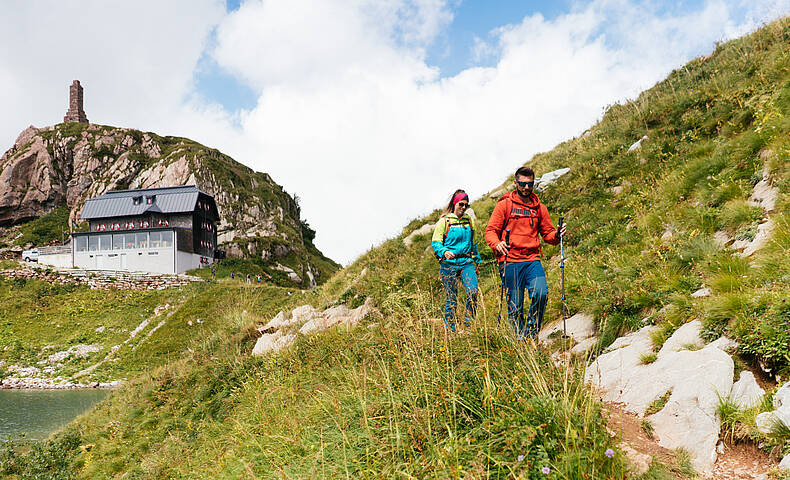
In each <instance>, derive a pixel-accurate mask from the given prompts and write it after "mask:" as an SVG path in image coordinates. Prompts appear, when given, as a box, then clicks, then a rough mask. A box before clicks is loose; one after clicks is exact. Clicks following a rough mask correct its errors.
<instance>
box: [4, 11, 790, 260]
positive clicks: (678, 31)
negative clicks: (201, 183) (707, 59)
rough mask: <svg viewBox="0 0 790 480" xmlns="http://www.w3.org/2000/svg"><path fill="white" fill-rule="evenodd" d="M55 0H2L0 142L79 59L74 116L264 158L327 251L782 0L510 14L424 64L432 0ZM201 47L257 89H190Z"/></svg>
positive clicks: (352, 253) (660, 72) (579, 118)
mask: <svg viewBox="0 0 790 480" xmlns="http://www.w3.org/2000/svg"><path fill="white" fill-rule="evenodd" d="M64 3H65V2H55V3H52V4H47V6H46V8H44V7H43V6H42V5H43V4H41V3H32V5H34V7H30V6H29V5H30V4H28V3H26V2H25V3H22V2H18V3H16V4H13V5H14V8H13V9H12V10H13V12H11V13H12V14H13V15H11V16H10V17H9V18H10V20H9V21H7V24H9V25H11V28H10V29H6V30H4V31H0V41H2V42H3V43H4V44H5V45H18V48H16V49H13V50H7V51H3V52H0V89H3V91H10V92H12V93H13V98H12V99H8V100H6V99H4V100H3V102H4V103H3V108H4V112H6V115H4V117H3V119H2V120H0V138H2V139H4V140H5V143H6V144H10V141H11V140H12V139H13V137H14V135H16V133H18V132H19V131H20V130H21V129H22V128H23V127H24V126H26V125H27V124H28V123H37V124H39V125H44V124H52V123H56V122H58V121H59V120H60V118H61V117H62V115H63V113H64V112H65V109H66V101H65V100H66V88H67V85H68V83H70V81H71V80H72V79H73V78H79V79H80V80H82V81H83V84H84V85H85V86H86V100H85V103H86V110H87V113H88V116H89V118H90V119H91V120H92V121H95V122H98V123H107V124H115V125H124V126H133V127H137V128H143V129H147V130H154V131H159V132H161V133H165V134H177V135H182V136H189V137H192V138H194V139H195V140H198V141H200V142H202V143H205V144H207V145H210V146H213V147H217V148H219V149H221V150H222V151H224V152H226V153H228V154H230V155H232V156H233V157H234V158H236V159H237V160H239V161H241V162H242V163H245V164H247V165H249V166H251V167H253V168H255V169H257V170H262V171H266V172H268V173H270V174H271V175H272V176H273V178H274V179H275V181H277V182H278V183H280V184H282V185H283V186H284V187H285V188H286V190H287V191H289V192H291V193H295V194H297V195H299V197H301V199H302V207H303V210H302V211H303V214H304V215H305V217H306V219H307V220H308V221H309V222H310V224H311V225H312V226H313V227H314V228H315V229H316V230H317V231H318V236H317V238H316V241H317V244H318V246H319V248H321V249H322V250H323V251H324V252H325V253H326V254H328V255H329V256H331V257H332V258H334V259H336V260H340V261H343V262H348V261H350V260H352V259H353V258H354V257H356V256H357V255H358V254H360V253H362V251H364V250H365V249H366V248H368V247H369V246H371V245H372V244H374V243H377V242H379V241H381V240H383V239H384V238H387V237H389V236H391V235H392V234H394V233H397V232H398V231H399V230H400V228H401V227H402V225H404V224H405V223H406V222H407V221H408V220H409V219H410V218H413V217H415V216H418V215H422V214H424V213H426V212H428V211H430V210H431V209H433V208H436V207H439V206H440V205H441V204H442V203H444V202H445V201H446V198H445V197H447V196H448V195H449V194H450V192H452V191H453V190H454V189H455V188H458V187H462V188H466V189H467V190H468V191H469V192H470V194H471V195H472V196H473V197H475V196H479V195H481V194H483V193H485V192H486V191H488V190H489V189H490V188H492V187H493V186H495V185H498V184H499V183H500V182H501V181H502V180H503V179H504V178H505V177H506V176H507V175H508V174H509V173H510V172H511V171H512V170H514V169H515V168H516V167H517V166H519V165H521V164H522V163H524V162H525V161H527V160H528V159H529V158H531V156H532V155H534V154H535V153H536V152H538V151H542V150H546V149H549V148H551V147H552V146H553V145H555V144H556V143H558V142H559V141H562V140H564V139H566V138H568V137H570V136H573V135H575V134H578V133H579V132H581V131H582V130H584V129H585V128H587V127H588V126H589V125H590V124H592V123H593V122H594V121H595V120H596V119H597V118H598V117H599V115H600V112H601V108H602V107H603V106H604V105H607V104H610V103H613V102H615V101H617V100H621V99H624V98H627V97H633V96H634V95H636V94H637V93H638V92H639V91H640V90H642V89H644V88H647V87H650V86H651V85H652V84H654V83H655V82H656V81H659V80H660V79H661V78H663V77H664V76H665V75H666V74H667V73H668V72H669V70H671V69H672V68H675V67H677V66H679V65H680V64H682V63H683V62H685V61H687V60H688V59H690V58H691V57H693V56H696V55H699V54H702V53H706V52H707V51H710V50H711V49H712V48H713V44H714V42H715V41H718V40H724V39H727V38H731V37H733V36H735V35H738V34H742V33H744V32H746V31H748V30H750V29H752V28H754V27H755V26H757V25H759V23H760V22H761V21H763V20H765V19H770V18H775V17H777V16H778V15H779V14H781V13H784V14H786V13H788V10H789V8H788V5H787V0H784V2H776V1H762V2H759V1H758V2H744V3H742V4H736V5H732V4H730V3H729V2H725V1H723V0H718V1H717V0H711V1H708V2H707V3H706V4H705V6H704V8H703V9H702V10H700V11H696V12H685V13H683V12H677V11H674V10H673V11H671V12H669V13H666V12H663V13H662V12H658V11H656V10H655V9H653V8H652V7H651V6H650V5H651V3H649V2H640V1H627V0H598V1H593V2H588V3H585V4H580V5H577V6H576V7H575V8H574V10H573V11H572V12H571V13H569V14H567V15H562V16H559V17H557V18H555V19H553V20H546V19H545V18H543V17H541V16H539V15H535V16H530V17H527V18H524V19H514V21H513V23H512V24H511V25H505V26H502V27H500V28H498V29H496V30H495V31H493V32H492V33H491V35H489V36H488V37H487V38H488V39H490V41H489V42H483V41H479V42H478V43H477V45H476V47H475V48H476V49H477V51H478V52H480V54H481V55H482V54H485V55H487V56H488V58H495V59H498V60H497V61H496V64H495V65H494V66H492V67H486V68H483V67H477V68H470V69H467V70H465V71H463V72H461V73H460V74H458V75H456V76H454V77H452V78H439V77H438V70H437V69H436V68H432V67H431V66H429V65H426V63H425V48H426V47H427V46H428V45H430V44H431V42H432V41H433V40H434V39H436V38H437V36H438V35H441V32H442V31H443V29H444V28H446V26H447V24H448V22H450V21H451V20H452V12H451V9H450V8H449V7H447V5H446V3H445V2H443V1H441V0H386V1H374V0H337V1H334V2H329V1H326V0H323V1H318V0H314V1H311V0H294V1H289V2H282V1H275V0H258V1H248V2H246V3H244V4H243V5H242V6H241V7H240V8H239V9H238V10H237V11H235V12H232V13H230V14H225V12H224V9H223V8H222V3H223V2H221V1H219V0H217V1H209V0H206V1H204V2H202V3H197V2H192V1H190V2H183V3H182V4H177V3H170V2H164V3H162V2H156V3H152V4H151V5H149V6H147V7H145V6H144V7H140V6H139V5H140V4H139V2H138V3H134V4H129V3H128V2H127V3H126V4H121V3H117V4H116V3H112V4H109V5H111V6H107V5H108V4H107V2H101V1H96V2H94V3H91V4H84V3H83V4H80V5H81V6H82V5H87V6H82V7H81V9H80V10H76V9H75V8H73V7H72V8H67V7H65V6H64ZM124 5H125V6H124ZM4 13H5V12H4ZM79 18H83V19H84V20H78V19H79ZM73 22H78V25H76V26H75V25H74V24H73ZM214 28H216V30H215V31H216V36H215V38H213V40H212V41H211V42H209V40H210V39H211V38H212V37H211V32H212V29H214ZM20 39H23V40H20ZM206 49H208V50H207V52H208V54H209V55H210V56H211V57H212V59H213V60H214V61H216V63H217V64H218V65H220V66H221V67H222V68H224V69H226V70H227V71H228V72H231V73H232V74H233V75H235V76H236V77H237V78H240V79H242V80H243V81H245V82H246V83H248V84H249V85H250V86H251V87H252V88H253V89H255V90H256V91H257V92H259V94H260V95H259V99H258V102H257V105H256V106H255V107H254V108H252V109H251V110H249V111H242V112H235V113H229V112H226V111H224V110H223V109H222V108H221V107H219V106H217V105H213V104H210V103H207V102H206V101H205V100H204V99H202V98H201V97H199V96H198V95H197V94H196V93H195V92H194V83H193V74H194V73H195V68H196V65H197V62H198V59H199V58H200V56H201V55H202V54H203V53H205V52H206ZM471 54H472V52H470V55H471ZM5 89H8V90H5ZM9 118H10V119H13V122H12V121H9V120H8V119H9ZM4 122H5V123H4ZM14 122H16V123H14Z"/></svg>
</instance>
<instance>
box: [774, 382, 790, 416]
mask: <svg viewBox="0 0 790 480" xmlns="http://www.w3.org/2000/svg"><path fill="white" fill-rule="evenodd" d="M774 408H775V409H777V410H780V409H789V410H790V382H786V383H785V384H784V385H782V387H781V388H779V390H777V391H776V393H774ZM788 425H790V424H788Z"/></svg>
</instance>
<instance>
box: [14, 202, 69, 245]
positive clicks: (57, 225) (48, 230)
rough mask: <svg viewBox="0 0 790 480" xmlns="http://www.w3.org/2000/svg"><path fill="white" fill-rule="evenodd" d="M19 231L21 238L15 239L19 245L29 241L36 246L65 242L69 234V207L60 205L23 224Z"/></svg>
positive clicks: (15, 242)
mask: <svg viewBox="0 0 790 480" xmlns="http://www.w3.org/2000/svg"><path fill="white" fill-rule="evenodd" d="M19 233H21V235H20V236H19V238H17V239H15V240H14V244H15V245H19V246H23V245H27V244H29V243H31V244H33V245H34V246H36V247H38V246H42V245H52V244H61V243H63V241H65V240H67V239H68V236H69V209H68V207H66V206H65V205H64V206H60V207H58V208H56V209H55V210H53V211H51V212H50V213H48V214H46V215H44V216H43V217H39V218H36V219H34V220H31V221H29V222H27V223H25V224H23V225H21V226H20V227H19Z"/></svg>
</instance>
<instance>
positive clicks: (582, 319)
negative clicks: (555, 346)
mask: <svg viewBox="0 0 790 480" xmlns="http://www.w3.org/2000/svg"><path fill="white" fill-rule="evenodd" d="M565 328H566V331H567V332H568V335H569V336H571V337H573V339H574V340H576V341H577V342H581V341H583V340H586V339H588V338H590V337H592V336H593V335H595V319H594V318H593V316H592V315H589V314H587V313H582V312H579V313H577V314H576V315H573V316H572V317H569V318H567V319H566V320H565ZM554 332H562V319H560V320H557V321H555V322H552V323H550V324H548V325H546V326H545V327H543V328H542V329H541V331H540V333H539V334H538V340H540V341H541V342H543V343H546V342H547V341H548V339H549V335H551V334H553V333H554Z"/></svg>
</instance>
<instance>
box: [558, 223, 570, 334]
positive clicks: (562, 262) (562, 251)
mask: <svg viewBox="0 0 790 480" xmlns="http://www.w3.org/2000/svg"><path fill="white" fill-rule="evenodd" d="M562 220H563V219H562V216H561V215H560V221H559V224H558V230H559V232H560V272H561V276H562V336H563V338H567V337H568V330H567V328H566V327H565V317H566V312H565V249H564V248H563V245H562Z"/></svg>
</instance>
